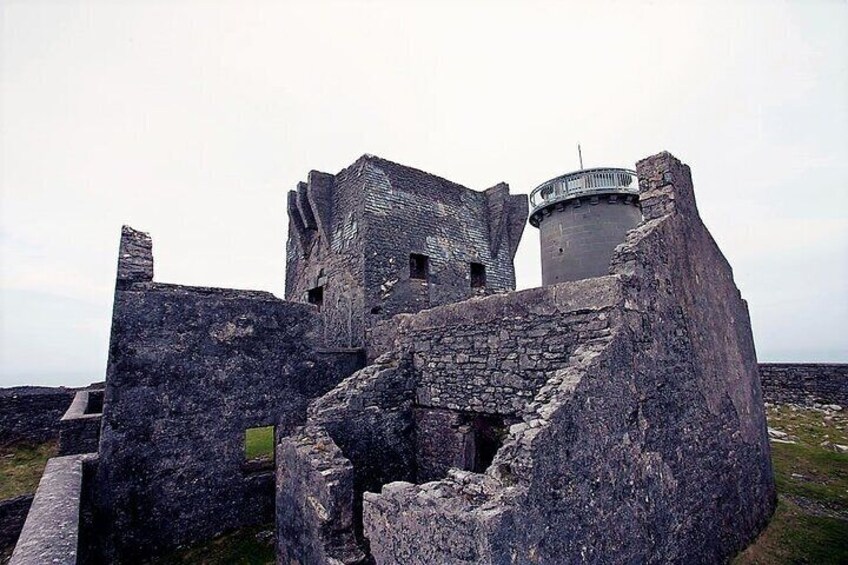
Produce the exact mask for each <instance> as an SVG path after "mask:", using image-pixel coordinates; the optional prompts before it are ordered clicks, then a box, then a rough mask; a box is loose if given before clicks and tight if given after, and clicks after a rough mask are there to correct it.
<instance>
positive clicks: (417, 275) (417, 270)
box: [409, 253, 430, 281]
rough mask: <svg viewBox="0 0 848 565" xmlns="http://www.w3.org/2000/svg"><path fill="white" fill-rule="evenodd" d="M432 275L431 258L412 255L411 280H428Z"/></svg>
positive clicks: (410, 265)
mask: <svg viewBox="0 0 848 565" xmlns="http://www.w3.org/2000/svg"><path fill="white" fill-rule="evenodd" d="M429 274H430V258H429V257H427V256H426V255H419V254H418V253H412V254H410V256H409V278H411V279H421V280H425V281H426V280H427V278H428V276H429Z"/></svg>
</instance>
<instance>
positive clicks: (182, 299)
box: [95, 230, 353, 560]
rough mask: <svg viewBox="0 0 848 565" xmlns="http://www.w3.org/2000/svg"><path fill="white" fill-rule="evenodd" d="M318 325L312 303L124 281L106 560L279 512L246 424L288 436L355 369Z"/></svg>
mask: <svg viewBox="0 0 848 565" xmlns="http://www.w3.org/2000/svg"><path fill="white" fill-rule="evenodd" d="M137 233H138V232H135V234H137ZM135 234H134V233H132V232H129V231H127V230H125V232H124V234H123V236H122V247H121V260H122V261H126V260H127V254H126V253H125V249H126V248H127V245H126V244H127V242H128V241H134V240H136V239H138V238H140V236H138V235H135ZM135 249H141V251H142V252H149V249H146V248H144V247H139V246H135ZM136 262H139V261H136ZM322 334H323V332H322V327H321V318H320V317H319V316H318V312H317V309H316V308H315V307H313V306H310V305H308V304H295V303H291V302H285V301H283V300H279V299H277V298H276V297H274V296H273V295H271V294H269V293H266V292H255V291H240V290H228V289H214V288H200V287H183V286H177V285H169V284H162V283H154V282H150V281H149V280H146V279H136V280H133V281H132V282H130V283H126V282H125V283H122V284H119V285H118V286H117V290H116V293H115V303H114V308H113V320H112V335H111V342H110V348H109V362H108V369H107V380H106V389H105V394H104V411H103V424H102V432H101V439H100V458H101V459H100V465H99V468H98V473H97V481H96V482H97V484H96V488H95V493H96V494H95V498H96V501H97V508H98V517H97V519H98V521H99V524H100V525H101V527H103V528H109V529H110V530H111V542H112V545H113V546H114V547H113V549H114V551H115V554H114V555H107V558H108V559H114V560H134V559H139V558H143V557H144V556H145V555H150V554H155V553H158V552H160V551H164V550H166V549H170V548H172V547H174V546H177V545H180V544H185V543H189V542H192V541H197V540H202V539H208V538H211V537H213V536H215V535H217V534H219V533H221V532H223V531H226V530H229V529H232V528H236V527H240V526H244V525H248V524H254V523H259V522H262V521H267V520H270V519H271V518H272V516H273V507H274V493H273V482H274V480H273V476H272V472H271V471H270V470H266V471H261V470H256V469H255V467H252V466H250V465H248V464H247V462H246V459H245V431H246V430H247V429H248V428H254V427H261V426H275V427H276V433H277V435H278V436H280V435H283V434H286V433H288V432H290V431H291V430H292V429H293V428H294V426H296V425H297V424H300V423H302V422H303V421H304V420H305V416H306V407H307V405H308V403H309V401H310V399H311V398H314V397H315V396H318V395H321V394H323V393H324V392H326V391H327V390H329V389H331V388H332V387H333V386H334V385H336V384H337V383H338V382H339V381H341V380H342V379H343V378H344V377H345V376H347V374H346V373H344V372H342V371H344V370H345V369H346V368H352V366H353V364H352V362H351V354H350V352H347V351H342V352H332V351H321V349H322V347H323V342H322ZM107 545H108V544H107ZM108 549H110V548H109V547H107V550H108ZM108 559H107V560H108Z"/></svg>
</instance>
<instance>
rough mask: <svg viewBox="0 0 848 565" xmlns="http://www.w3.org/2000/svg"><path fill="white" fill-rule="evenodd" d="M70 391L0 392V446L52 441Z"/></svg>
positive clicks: (70, 397) (71, 394)
mask: <svg viewBox="0 0 848 565" xmlns="http://www.w3.org/2000/svg"><path fill="white" fill-rule="evenodd" d="M74 392H75V391H74V390H73V389H69V388H64V387H58V388H48V387H31V386H25V387H14V388H5V389H0V444H9V443H14V442H19V441H25V442H30V443H41V442H44V441H50V440H55V439H56V438H57V437H58V436H59V420H60V419H61V418H62V414H64V413H65V410H67V409H68V406H70V404H71V400H73V397H74Z"/></svg>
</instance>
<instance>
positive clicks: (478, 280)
mask: <svg viewBox="0 0 848 565" xmlns="http://www.w3.org/2000/svg"><path fill="white" fill-rule="evenodd" d="M485 286H486V265H483V264H481V263H471V288H483V287H485Z"/></svg>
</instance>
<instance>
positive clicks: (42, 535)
mask: <svg viewBox="0 0 848 565" xmlns="http://www.w3.org/2000/svg"><path fill="white" fill-rule="evenodd" d="M95 457H96V456H94V455H92V454H87V455H69V456H67V457H54V458H53V459H50V460H49V461H48V462H47V467H46V468H45V469H44V475H43V476H42V477H41V482H40V483H39V484H38V490H37V491H36V492H35V498H34V499H33V501H32V506H31V507H30V510H29V514H28V515H27V518H26V523H25V524H24V528H23V531H22V532H21V535H20V538H18V543H17V545H16V546H15V551H14V553H13V554H12V560H11V561H10V565H36V564H41V563H63V564H67V565H73V564H75V563H78V562H81V561H79V560H78V546H79V536H80V507H81V504H80V502H81V492H82V482H83V464H84V463H85V462H86V461H89V460H91V459H93V458H95Z"/></svg>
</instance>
